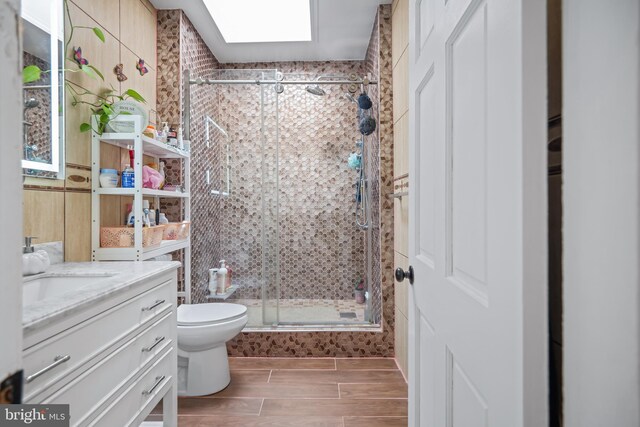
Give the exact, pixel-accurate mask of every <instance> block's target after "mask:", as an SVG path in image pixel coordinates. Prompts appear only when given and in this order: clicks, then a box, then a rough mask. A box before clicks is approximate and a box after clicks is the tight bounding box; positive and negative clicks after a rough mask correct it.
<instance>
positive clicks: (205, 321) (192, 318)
mask: <svg viewBox="0 0 640 427" xmlns="http://www.w3.org/2000/svg"><path fill="white" fill-rule="evenodd" d="M246 313H247V307H245V306H244V305H241V304H231V303H228V302H218V303H208V304H182V305H181V306H180V307H178V311H177V315H178V325H183V326H189V325H190V326H195V325H210V324H212V323H220V322H227V321H229V320H235V319H237V318H239V317H242V316H244V315H245V314H246Z"/></svg>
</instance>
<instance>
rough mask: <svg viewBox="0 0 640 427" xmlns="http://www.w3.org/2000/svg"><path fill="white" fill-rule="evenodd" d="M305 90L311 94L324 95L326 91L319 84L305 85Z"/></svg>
mask: <svg viewBox="0 0 640 427" xmlns="http://www.w3.org/2000/svg"><path fill="white" fill-rule="evenodd" d="M305 90H306V91H307V92H309V93H310V94H312V95H316V96H324V95H325V94H326V92H325V91H324V89H322V88H321V87H320V86H319V85H307V86H306V87H305Z"/></svg>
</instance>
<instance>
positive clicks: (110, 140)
mask: <svg viewBox="0 0 640 427" xmlns="http://www.w3.org/2000/svg"><path fill="white" fill-rule="evenodd" d="M136 136H137V134H135V133H103V134H102V135H100V136H99V139H100V141H101V142H106V143H107V144H111V145H115V146H118V147H120V148H127V149H128V148H131V146H132V145H133V144H134V141H135V139H136ZM141 139H142V151H144V154H146V155H149V156H153V157H161V158H163V159H185V158H188V157H190V153H189V152H188V151H184V150H181V149H179V148H176V147H172V146H170V145H167V144H165V143H164V142H160V141H156V140H155V139H152V138H149V137H147V136H144V135H142V138H141Z"/></svg>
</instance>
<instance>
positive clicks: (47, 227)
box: [23, 190, 65, 243]
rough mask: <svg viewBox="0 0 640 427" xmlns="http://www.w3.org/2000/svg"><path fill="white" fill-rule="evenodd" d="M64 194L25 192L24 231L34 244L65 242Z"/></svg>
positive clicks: (36, 191)
mask: <svg viewBox="0 0 640 427" xmlns="http://www.w3.org/2000/svg"><path fill="white" fill-rule="evenodd" d="M64 215H65V213H64V192H62V191H46V190H45V191H41V190H24V192H23V230H24V235H25V236H35V237H37V239H36V240H35V241H34V243H43V242H60V241H63V240H64V226H63V224H64Z"/></svg>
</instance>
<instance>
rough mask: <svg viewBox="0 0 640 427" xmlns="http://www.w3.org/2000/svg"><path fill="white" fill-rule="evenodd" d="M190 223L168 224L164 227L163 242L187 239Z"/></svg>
mask: <svg viewBox="0 0 640 427" xmlns="http://www.w3.org/2000/svg"><path fill="white" fill-rule="evenodd" d="M190 227H191V221H182V222H170V223H169V224H166V225H165V228H164V236H163V237H162V239H163V240H182V239H186V238H187V237H189V228H190Z"/></svg>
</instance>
